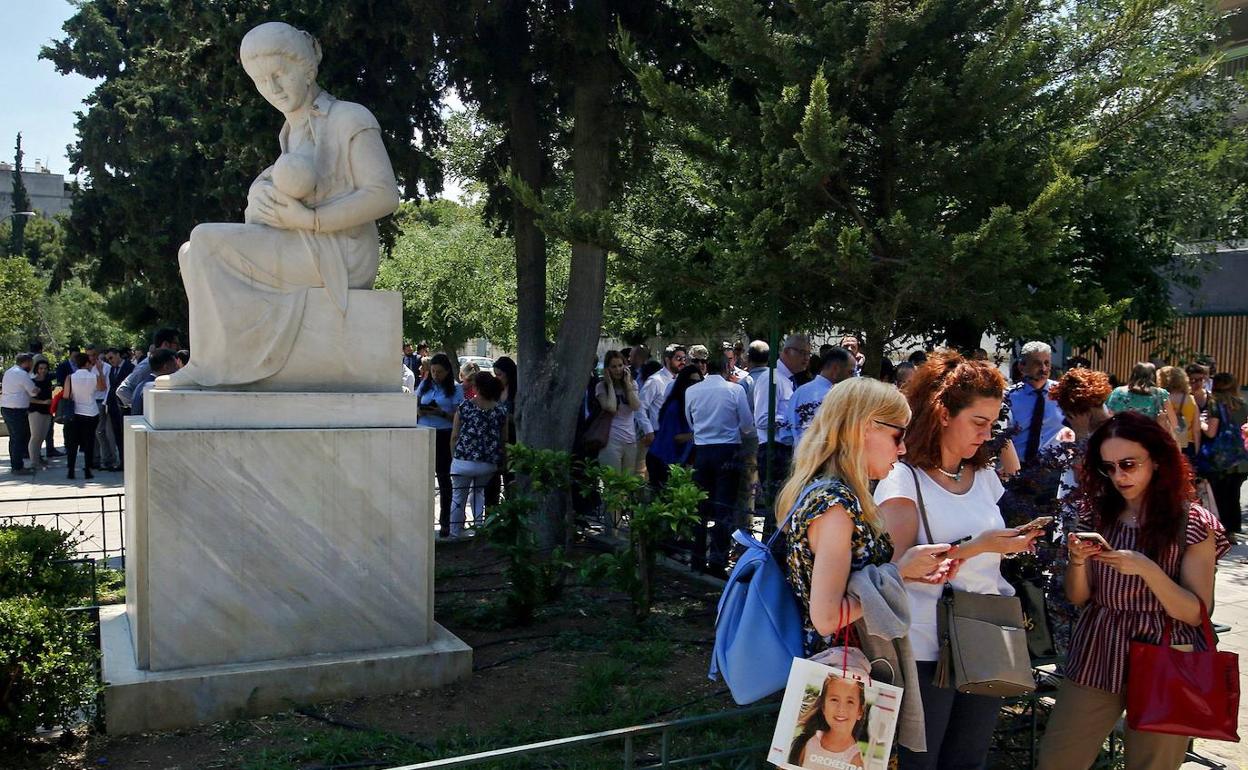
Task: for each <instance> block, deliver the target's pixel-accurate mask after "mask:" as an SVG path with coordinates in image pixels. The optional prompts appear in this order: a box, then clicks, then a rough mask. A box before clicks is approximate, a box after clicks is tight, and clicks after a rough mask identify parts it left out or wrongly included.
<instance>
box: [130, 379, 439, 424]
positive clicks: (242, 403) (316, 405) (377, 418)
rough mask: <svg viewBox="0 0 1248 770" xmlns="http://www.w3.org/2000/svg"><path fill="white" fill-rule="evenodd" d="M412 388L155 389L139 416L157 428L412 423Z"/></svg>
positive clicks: (414, 403)
mask: <svg viewBox="0 0 1248 770" xmlns="http://www.w3.org/2000/svg"><path fill="white" fill-rule="evenodd" d="M417 416H418V415H417V401H416V397H415V396H413V395H412V394H410V393H251V392H238V391H225V390H156V389H155V388H153V389H151V390H149V391H147V393H146V394H145V395H144V396H143V417H142V418H135V419H146V420H147V424H148V425H150V426H151V427H153V428H156V429H160V430H224V429H234V430H247V429H254V428H414V427H416V418H417Z"/></svg>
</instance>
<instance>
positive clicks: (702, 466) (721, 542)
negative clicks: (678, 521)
mask: <svg viewBox="0 0 1248 770" xmlns="http://www.w3.org/2000/svg"><path fill="white" fill-rule="evenodd" d="M740 452H741V445H740V444H705V445H702V446H695V447H694V448H693V483H694V484H697V485H698V487H699V488H700V489H701V490H702V491H703V492H706V494H707V499H706V500H703V501H702V502H701V503H699V504H698V515H699V516H700V517H701V519H702V523H701V524H700V525H699V526H698V531H697V535H696V537H695V538H694V544H693V557H692V559H691V562H690V566H692V567H693V568H694V569H702V568H704V567H707V566H708V565H709V566H710V567H711V568H714V569H723V568H725V567H727V566H728V549H729V545H730V543H731V542H732V522H733V519H734V516H735V506H736V502H737V483H738V481H739V480H740V478H741V458H740ZM708 525H713V526H711V533H710V547H709V550H708V547H707V532H706V530H707V527H708Z"/></svg>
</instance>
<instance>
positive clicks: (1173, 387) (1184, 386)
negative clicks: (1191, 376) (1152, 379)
mask: <svg viewBox="0 0 1248 770" xmlns="http://www.w3.org/2000/svg"><path fill="white" fill-rule="evenodd" d="M1157 384H1158V385H1160V386H1161V387H1163V388H1165V389H1166V390H1168V391H1171V392H1173V393H1191V392H1192V385H1191V383H1190V382H1188V380H1187V372H1185V371H1183V369H1181V368H1180V367H1177V366H1163V367H1161V368H1160V369H1158V370H1157Z"/></svg>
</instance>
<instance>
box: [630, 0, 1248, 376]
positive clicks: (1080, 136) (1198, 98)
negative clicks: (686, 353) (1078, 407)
mask: <svg viewBox="0 0 1248 770" xmlns="http://www.w3.org/2000/svg"><path fill="white" fill-rule="evenodd" d="M681 6H682V7H684V8H686V9H687V10H688V11H689V13H690V14H691V15H692V17H693V20H694V25H695V28H696V30H697V32H698V34H699V36H700V39H701V41H702V45H703V48H704V50H705V51H706V53H707V54H708V55H709V56H710V57H711V58H712V59H714V60H715V61H716V62H717V63H718V64H719V65H720V69H719V70H718V72H717V74H716V75H715V76H714V77H710V78H701V79H685V80H683V81H681V80H678V79H676V78H672V77H671V76H665V75H664V74H663V73H662V72H661V71H660V70H659V68H658V67H656V66H655V65H654V64H653V63H652V62H650V61H649V60H648V59H647V57H646V56H645V55H644V54H643V53H641V52H639V51H638V50H635V49H634V48H632V47H631V46H629V45H627V44H626V45H624V46H623V50H624V52H625V55H626V61H627V62H628V64H629V66H630V68H631V69H632V70H633V71H634V73H635V75H636V78H637V82H638V84H639V86H640V88H641V90H642V92H643V93H644V95H645V97H646V99H647V101H648V102H649V104H650V106H651V107H652V109H653V110H654V112H655V115H654V117H653V120H652V125H653V127H654V129H655V133H656V135H657V137H658V138H659V142H660V148H659V150H658V151H657V152H655V153H654V154H653V156H652V160H653V168H652V169H651V171H650V173H649V174H647V175H646V176H647V178H646V179H643V180H642V182H641V185H639V189H638V191H637V194H638V196H639V197H640V199H639V200H632V201H630V204H629V212H628V215H627V216H626V217H625V221H626V225H625V229H627V230H628V231H629V232H628V235H626V236H625V237H623V241H624V242H625V244H626V248H628V249H629V250H630V251H631V252H632V253H633V255H634V256H635V258H636V270H635V272H634V274H635V275H637V276H638V278H639V280H643V281H645V277H646V276H647V275H648V276H652V279H651V280H649V281H648V283H646V287H647V288H648V290H649V291H650V292H651V293H652V294H653V295H654V296H655V298H656V301H657V302H658V303H659V304H660V306H661V307H663V308H664V313H667V312H671V313H673V314H675V315H676V317H678V318H688V317H690V316H692V317H693V318H697V316H698V315H702V317H703V323H704V324H705V323H707V321H706V320H705V319H706V318H707V315H708V314H711V315H712V316H713V317H715V318H717V320H718V322H719V323H720V324H723V325H736V324H737V323H742V322H744V323H745V324H746V325H747V326H752V327H753V328H766V326H767V325H768V324H767V322H768V321H770V320H771V319H775V320H777V321H778V323H779V325H780V326H781V327H782V328H809V329H814V330H819V329H832V328H843V329H849V330H855V331H865V332H867V334H866V338H867V339H866V346H865V348H864V350H865V351H866V352H868V353H872V354H873V355H872V358H877V357H878V356H879V355H880V354H881V353H882V351H883V349H884V345H885V343H886V342H888V341H891V340H893V339H896V338H898V337H901V336H910V335H923V336H929V335H930V336H937V337H952V336H954V335H955V334H956V333H957V332H959V331H960V330H967V331H973V332H975V334H973V335H972V336H974V337H975V339H978V332H981V331H985V330H991V331H995V332H997V333H1000V334H1003V335H1006V336H1024V335H1026V336H1030V335H1057V334H1065V335H1067V336H1068V337H1072V338H1080V339H1086V338H1089V337H1092V338H1095V337H1097V336H1100V335H1103V334H1104V333H1105V332H1107V331H1109V330H1111V329H1112V328H1113V327H1114V326H1115V325H1116V324H1117V323H1118V322H1119V320H1120V319H1121V317H1122V315H1123V314H1124V313H1129V314H1132V315H1137V316H1139V315H1143V314H1146V313H1150V312H1151V313H1154V314H1156V313H1158V312H1160V313H1161V314H1162V315H1164V314H1165V313H1166V312H1167V309H1168V308H1169V300H1168V289H1169V285H1170V282H1171V281H1172V280H1174V279H1175V278H1176V277H1179V278H1181V277H1182V276H1183V274H1184V272H1185V269H1186V268H1187V267H1188V266H1187V265H1185V264H1184V261H1183V260H1182V259H1181V258H1180V257H1178V256H1176V249H1175V245H1176V243H1177V242H1178V241H1179V240H1180V239H1182V238H1214V237H1224V236H1225V235H1227V234H1228V232H1230V230H1231V229H1232V228H1233V227H1235V226H1236V225H1235V223H1234V221H1233V220H1234V217H1233V216H1232V213H1231V212H1230V211H1229V209H1230V208H1231V207H1232V206H1233V205H1234V204H1233V203H1228V202H1234V201H1242V193H1239V192H1238V191H1239V190H1240V188H1241V184H1242V182H1241V180H1242V178H1243V177H1244V175H1243V173H1242V172H1243V169H1244V165H1243V162H1242V157H1240V155H1239V152H1240V151H1239V148H1238V145H1240V144H1242V135H1243V132H1244V129H1243V127H1242V126H1239V127H1237V126H1235V125H1234V124H1233V123H1232V122H1231V121H1229V120H1228V119H1227V118H1228V116H1229V114H1230V109H1231V106H1232V105H1233V104H1234V102H1235V100H1236V99H1237V98H1239V96H1240V91H1239V89H1238V88H1237V86H1236V85H1235V84H1234V83H1233V82H1232V81H1231V80H1230V79H1229V78H1226V77H1222V76H1219V75H1218V74H1217V73H1216V72H1215V71H1214V70H1213V69H1212V61H1213V57H1214V56H1215V55H1216V47H1217V41H1216V31H1217V18H1216V15H1215V12H1214V11H1213V10H1211V6H1210V4H1208V3H1206V2H1204V0H1183V1H1182V2H1169V1H1168V0H1097V1H1096V2H1089V3H1077V4H1075V3H1056V4H1048V3H1033V2H1010V3H980V4H966V3H959V2H954V0H942V1H940V2H934V3H924V4H918V5H915V4H902V5H898V4H895V3H877V2H849V1H848V0H847V1H845V2H830V3H804V2H799V3H795V4H779V5H777V4H773V3H765V2H761V1H756V0H709V1H708V2H697V3H694V2H689V3H682V4H681ZM1231 148H1235V149H1231ZM654 201H658V203H655V202H654ZM1241 208H1242V207H1241ZM1124 300H1125V302H1124ZM1150 308H1160V309H1161V310H1160V311H1157V310H1150Z"/></svg>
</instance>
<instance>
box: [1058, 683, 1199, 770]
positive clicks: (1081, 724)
mask: <svg viewBox="0 0 1248 770" xmlns="http://www.w3.org/2000/svg"><path fill="white" fill-rule="evenodd" d="M1126 707H1127V694H1126V693H1125V692H1121V693H1112V692H1106V691H1105V690H1098V689H1096V688H1094V687H1084V686H1083V685H1080V684H1075V683H1074V682H1072V681H1070V680H1069V679H1067V680H1064V681H1063V682H1062V684H1061V686H1060V687H1059V688H1058V690H1057V704H1056V705H1055V706H1054V707H1053V713H1052V715H1050V717H1049V723H1048V726H1047V727H1046V728H1045V731H1044V740H1043V741H1041V743H1040V761H1039V764H1038V765H1037V768H1038V769H1039V770H1086V768H1088V767H1091V766H1092V763H1093V762H1094V761H1095V760H1096V755H1097V754H1098V753H1100V750H1101V746H1102V744H1104V743H1105V739H1106V738H1107V737H1108V736H1109V733H1110V731H1111V730H1113V729H1114V725H1115V724H1116V723H1117V722H1118V718H1119V717H1121V716H1122V714H1123V711H1125V710H1126ZM1125 743H1126V758H1127V770H1177V768H1178V767H1179V765H1181V764H1183V758H1184V756H1185V755H1186V754H1187V743H1188V737H1187V736H1185V735H1165V734H1162V733H1146V732H1140V731H1137V730H1132V729H1131V728H1129V727H1128V728H1126V740H1125Z"/></svg>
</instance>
